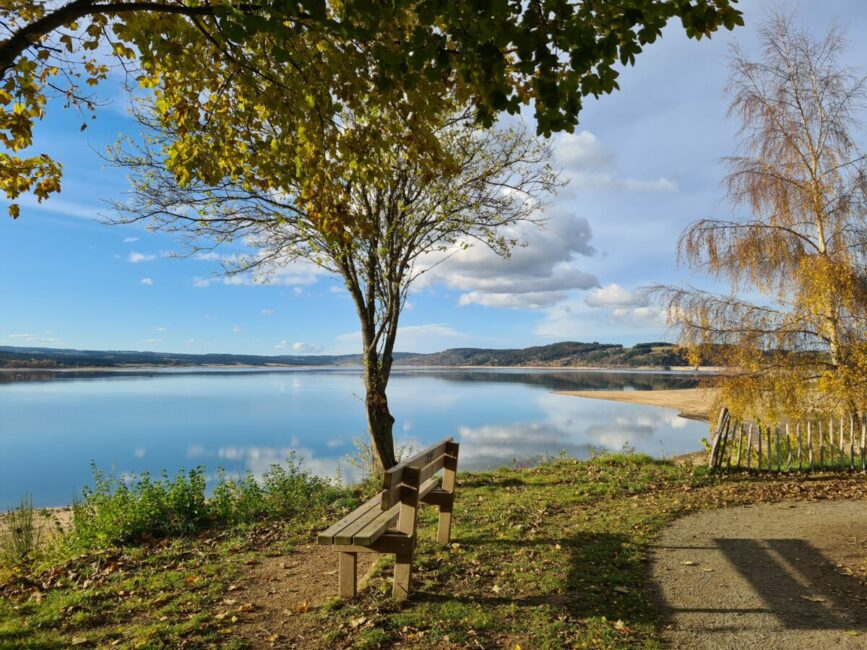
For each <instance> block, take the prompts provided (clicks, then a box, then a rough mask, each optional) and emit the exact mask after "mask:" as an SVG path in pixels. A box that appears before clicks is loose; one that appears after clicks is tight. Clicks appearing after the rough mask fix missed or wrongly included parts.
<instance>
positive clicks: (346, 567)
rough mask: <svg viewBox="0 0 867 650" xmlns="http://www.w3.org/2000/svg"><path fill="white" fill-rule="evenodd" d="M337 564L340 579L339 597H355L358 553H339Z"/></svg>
mask: <svg viewBox="0 0 867 650" xmlns="http://www.w3.org/2000/svg"><path fill="white" fill-rule="evenodd" d="M339 555H340V560H339V566H338V571H337V574H338V578H339V580H340V597H341V598H355V595H356V585H357V573H358V553H340V554H339Z"/></svg>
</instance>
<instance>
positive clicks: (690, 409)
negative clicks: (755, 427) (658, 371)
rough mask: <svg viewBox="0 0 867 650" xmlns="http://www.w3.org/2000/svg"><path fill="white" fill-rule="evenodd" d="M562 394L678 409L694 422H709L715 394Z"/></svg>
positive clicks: (702, 391) (695, 390) (699, 391)
mask: <svg viewBox="0 0 867 650" xmlns="http://www.w3.org/2000/svg"><path fill="white" fill-rule="evenodd" d="M560 394H561V395H574V396H575V397H589V398H590V399H607V400H611V401H613V402H628V403H629V404H646V405H647V406H661V407H664V408H672V409H678V410H679V411H680V414H681V415H682V416H683V417H685V418H691V419H693V420H707V414H708V411H709V410H710V407H711V404H712V403H713V392H712V391H710V390H708V389H706V388H681V389H676V390H572V391H561V392H560Z"/></svg>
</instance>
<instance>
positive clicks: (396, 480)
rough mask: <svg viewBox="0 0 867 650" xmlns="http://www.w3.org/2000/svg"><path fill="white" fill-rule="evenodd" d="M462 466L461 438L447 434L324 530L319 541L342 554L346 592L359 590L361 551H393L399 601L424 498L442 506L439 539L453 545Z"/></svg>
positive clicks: (391, 472)
mask: <svg viewBox="0 0 867 650" xmlns="http://www.w3.org/2000/svg"><path fill="white" fill-rule="evenodd" d="M457 468H458V443H456V442H454V441H453V440H452V439H451V438H446V439H445V440H443V441H442V442H439V443H437V444H435V445H433V446H432V447H428V448H427V449H425V450H423V451H420V452H419V453H417V454H415V455H414V456H412V457H411V458H407V459H406V460H404V461H402V462H400V463H398V464H397V465H395V466H394V467H392V468H391V469H389V470H387V471H386V472H385V474H384V476H383V480H382V491H381V492H379V494H377V495H376V496H375V497H373V498H372V499H370V500H369V501H367V502H366V503H365V504H364V505H362V506H361V507H359V508H356V509H355V510H353V511H352V512H350V513H349V514H348V515H346V516H345V517H344V518H343V519H341V520H340V521H338V522H337V523H336V524H334V525H333V526H331V527H330V528H329V529H328V530H325V531H323V532H321V533H319V537H318V542H319V543H320V544H329V545H331V548H332V549H334V550H335V551H336V552H337V553H338V554H339V561H338V575H339V578H340V596H341V597H343V598H353V597H354V596H355V595H356V590H357V566H358V562H357V560H358V553H394V555H395V562H394V587H393V590H392V595H393V596H394V598H396V599H398V600H403V599H405V598H406V597H407V596H408V595H409V585H410V579H411V577H412V556H413V552H414V551H415V546H416V521H417V510H418V506H419V503H427V504H430V505H434V506H438V507H439V525H438V527H437V541H438V542H439V543H441V544H448V543H449V539H450V535H451V526H452V506H453V504H454V498H455V473H456V472H457ZM440 470H443V476H442V486H441V487H437V484H438V483H439V479H438V478H437V477H436V476H435V475H436V474H437V473H438V472H439V471H440Z"/></svg>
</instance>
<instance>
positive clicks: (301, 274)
mask: <svg viewBox="0 0 867 650" xmlns="http://www.w3.org/2000/svg"><path fill="white" fill-rule="evenodd" d="M741 5H742V9H743V11H744V14H745V19H746V21H747V25H746V27H744V28H741V29H739V30H736V31H735V32H734V33H727V32H724V33H718V34H716V35H715V36H714V37H713V38H712V39H711V40H710V41H705V40H703V41H701V42H695V41H690V40H688V39H686V37H685V36H683V33H682V29H681V28H680V26H679V25H675V24H672V25H671V26H669V28H668V29H667V30H666V33H665V34H664V36H663V38H662V39H661V40H660V41H658V42H657V43H656V44H654V45H653V46H651V47H650V48H648V49H647V50H646V51H645V52H644V53H643V54H642V55H641V56H640V57H639V58H638V62H637V66H636V67H635V68H629V69H626V70H625V71H624V72H623V74H622V76H621V78H620V85H621V90H620V92H617V93H615V94H613V95H611V96H607V97H603V98H600V99H599V100H592V99H590V100H588V102H587V104H586V108H585V110H584V112H583V114H582V118H581V124H580V126H579V128H578V130H577V131H576V132H575V134H573V135H560V136H557V137H555V138H554V140H553V147H554V154H555V162H556V163H557V164H559V165H560V166H561V167H562V168H563V170H564V176H565V177H566V178H568V179H569V181H570V182H569V185H568V186H567V188H566V189H565V190H564V191H563V192H562V193H561V194H560V196H559V197H558V199H557V200H556V202H555V203H554V204H553V205H552V206H550V208H549V210H548V212H547V214H546V217H547V218H548V225H547V227H546V228H545V229H544V230H542V231H538V230H535V229H534V230H525V231H523V232H521V233H520V234H521V236H522V237H523V238H524V239H525V240H526V241H527V246H526V247H525V248H521V249H519V250H517V251H516V252H515V254H514V255H513V256H512V258H511V259H510V260H509V261H502V260H499V259H497V258H495V257H493V256H492V255H491V254H489V253H487V252H485V251H483V250H479V249H471V250H470V251H468V252H467V253H465V254H462V255H459V256H455V257H454V258H452V259H451V260H450V261H449V262H448V263H447V264H445V265H442V266H440V267H438V269H437V271H436V273H434V274H432V277H431V278H430V279H429V280H427V281H426V283H425V284H424V286H419V287H418V289H417V291H416V292H415V293H414V294H413V296H412V297H411V299H410V304H409V305H408V307H407V310H406V311H405V312H404V314H403V316H402V321H401V322H402V328H403V329H402V333H401V335H400V337H399V340H398V346H397V347H398V349H400V350H405V351H418V352H430V351H436V350H440V349H444V348H448V347H465V346H474V347H475V346H478V347H525V346H529V345H542V344H545V343H551V342H555V341H561V340H577V341H602V342H617V343H625V344H632V343H634V342H639V341H648V340H659V339H662V338H667V339H671V338H672V336H673V334H672V333H670V332H667V330H666V327H665V325H664V322H663V320H662V315H661V312H660V310H659V309H658V308H656V307H655V306H653V305H648V304H646V303H644V302H643V301H642V300H641V299H640V298H639V297H637V296H636V294H635V290H636V289H637V288H639V287H641V286H644V285H647V284H651V283H684V282H692V283H693V284H697V285H699V286H710V285H708V284H707V282H706V281H705V280H703V279H702V278H698V277H691V275H690V274H689V272H688V271H686V270H684V269H678V268H677V267H676V265H675V261H674V249H675V243H676V241H677V237H678V234H679V233H680V232H681V231H682V229H683V228H684V227H685V226H686V225H687V224H688V223H690V222H691V221H692V220H695V219H698V218H702V217H707V216H714V215H716V216H724V215H726V214H728V213H729V208H728V206H727V205H726V204H725V203H723V202H722V192H721V190H720V185H719V183H720V180H721V178H722V175H723V168H722V166H721V165H720V163H719V161H720V158H722V157H723V156H726V155H730V154H732V153H734V144H735V127H736V125H735V124H734V123H732V122H731V121H729V120H727V119H726V116H725V113H726V107H727V101H726V99H725V97H724V96H723V87H724V85H725V82H726V79H727V75H728V72H727V68H726V65H727V52H728V48H729V46H730V45H731V44H732V43H734V42H735V41H737V42H738V43H740V44H741V45H742V46H743V47H744V48H745V49H746V50H747V51H749V52H751V53H757V46H756V40H757V39H756V31H757V29H756V28H757V27H758V24H759V23H760V22H761V20H762V18H763V15H764V12H765V11H766V10H767V9H768V8H770V7H772V6H777V7H780V8H782V9H783V10H789V9H792V8H796V9H797V10H798V19H799V22H800V23H801V24H802V25H804V26H806V27H807V28H808V29H810V30H811V31H813V32H814V33H816V34H821V33H823V32H824V31H826V30H827V29H828V28H829V27H830V26H831V25H832V24H833V23H834V22H835V20H836V21H837V22H839V23H840V24H842V25H843V26H844V27H845V29H846V32H847V34H848V36H849V39H850V43H849V45H850V48H849V51H848V53H847V56H846V58H847V62H848V63H850V64H851V65H854V66H860V67H861V69H862V70H864V71H867V65H864V63H865V62H867V57H865V55H867V43H865V42H864V41H863V40H859V39H858V36H859V35H860V34H864V33H867V4H865V3H864V2H863V1H862V0H828V1H825V2H806V1H803V2H794V1H792V2H777V3H773V4H772V3H770V2H764V1H759V0H752V1H748V2H743V3H741ZM100 93H101V95H100V96H101V98H103V99H105V100H111V101H110V103H108V104H107V105H106V106H105V107H103V108H101V109H100V110H99V112H98V116H97V119H96V120H95V121H89V122H88V129H87V130H86V131H85V132H84V133H83V134H82V133H80V131H79V127H80V125H81V122H82V118H81V116H80V115H78V114H75V113H73V112H70V111H63V110H62V109H61V107H60V106H51V107H50V110H49V114H48V116H47V118H46V120H45V121H44V122H43V123H41V124H40V125H38V131H37V142H36V146H35V147H34V149H35V150H38V151H44V152H47V153H50V154H51V155H53V156H55V157H56V158H57V159H58V160H60V161H61V162H62V163H63V164H64V172H65V175H64V182H63V192H62V194H61V195H60V196H58V197H56V198H52V199H50V200H49V201H48V202H46V203H43V204H41V205H37V204H36V203H35V202H29V201H25V202H22V214H21V217H20V218H19V219H18V220H17V221H12V220H11V219H8V218H5V217H4V218H0V296H2V305H3V307H2V310H0V345H27V346H43V347H63V348H88V349H126V350H156V351H175V352H192V353H198V352H233V353H253V354H282V353H285V354H291V353H347V352H355V351H356V350H357V347H358V335H357V332H358V325H357V321H356V316H355V312H354V309H353V307H352V304H351V302H350V300H349V299H348V297H347V296H346V294H345V292H344V291H343V290H342V285H341V283H340V282H339V281H338V280H336V279H334V278H331V277H328V276H326V275H324V274H322V273H319V272H318V271H317V269H315V268H314V267H311V266H309V265H298V266H296V267H293V268H290V269H286V271H285V273H281V274H279V275H278V276H276V277H275V278H273V280H272V282H271V283H270V284H266V285H262V284H255V283H252V282H240V283H231V282H228V281H226V280H225V279H224V278H222V277H221V276H220V266H219V264H218V262H216V261H214V260H212V259H198V258H192V259H177V258H173V257H171V252H172V251H176V250H178V249H179V246H178V245H177V243H176V242H174V241H173V240H172V239H171V237H169V236H167V235H164V234H161V233H151V232H148V231H147V230H145V229H144V228H143V227H138V226H108V225H104V224H102V223H100V222H99V215H100V214H104V215H106V214H110V210H109V209H108V208H107V206H106V205H105V201H110V200H118V199H122V198H123V193H124V191H125V190H126V188H127V183H126V179H125V177H124V175H123V173H121V172H119V171H118V170H115V169H112V168H110V167H108V166H107V165H106V164H105V163H104V162H103V161H102V160H101V159H100V157H99V155H98V154H97V152H98V151H101V150H102V149H103V148H104V147H105V146H106V145H109V144H112V143H114V142H115V141H116V140H117V138H118V136H119V135H120V134H128V135H135V134H136V133H137V127H136V125H135V124H134V123H133V122H132V120H131V119H130V118H129V117H127V116H126V114H125V111H124V102H123V98H122V95H121V93H120V91H119V88H118V86H117V83H116V82H115V83H114V84H112V83H109V84H106V85H104V86H103V87H101V88H100ZM4 213H5V210H4Z"/></svg>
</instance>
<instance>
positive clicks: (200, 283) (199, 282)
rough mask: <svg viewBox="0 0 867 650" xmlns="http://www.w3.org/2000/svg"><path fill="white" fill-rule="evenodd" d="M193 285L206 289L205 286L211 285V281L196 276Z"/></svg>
mask: <svg viewBox="0 0 867 650" xmlns="http://www.w3.org/2000/svg"><path fill="white" fill-rule="evenodd" d="M193 286H194V287H196V288H197V289H204V288H205V287H210V286H211V281H210V280H208V279H207V278H199V277H195V278H193Z"/></svg>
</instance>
